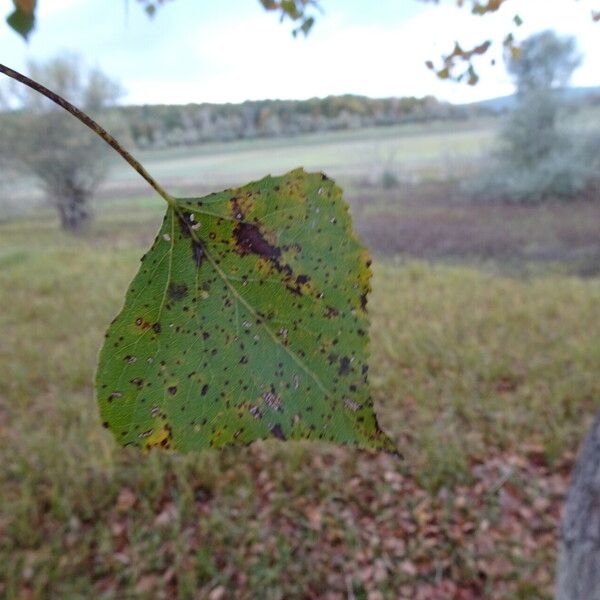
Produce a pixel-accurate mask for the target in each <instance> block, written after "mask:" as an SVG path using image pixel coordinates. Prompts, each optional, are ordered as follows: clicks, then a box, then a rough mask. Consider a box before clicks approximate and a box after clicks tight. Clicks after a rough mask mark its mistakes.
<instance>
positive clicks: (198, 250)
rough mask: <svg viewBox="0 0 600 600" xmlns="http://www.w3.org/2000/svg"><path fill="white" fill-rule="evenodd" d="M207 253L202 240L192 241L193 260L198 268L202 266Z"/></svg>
mask: <svg viewBox="0 0 600 600" xmlns="http://www.w3.org/2000/svg"><path fill="white" fill-rule="evenodd" d="M204 257H205V252H204V245H203V244H202V242H201V241H200V240H196V239H193V240H192V258H193V259H194V262H195V263H196V266H198V267H200V266H202V261H203V260H204Z"/></svg>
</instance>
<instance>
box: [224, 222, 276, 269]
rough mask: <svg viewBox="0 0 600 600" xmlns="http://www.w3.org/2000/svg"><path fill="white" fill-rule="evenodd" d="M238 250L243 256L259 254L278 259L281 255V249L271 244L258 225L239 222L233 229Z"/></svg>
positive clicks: (270, 258) (269, 258)
mask: <svg viewBox="0 0 600 600" xmlns="http://www.w3.org/2000/svg"><path fill="white" fill-rule="evenodd" d="M233 235H234V237H235V240H236V243H237V247H238V252H239V253H240V254H241V255H242V256H246V255H247V254H257V255H258V256H261V257H263V258H266V259H268V260H277V259H278V258H279V257H280V256H281V249H279V248H277V246H273V245H272V244H270V243H269V242H268V241H267V240H266V239H265V238H264V236H263V234H262V233H261V232H260V229H259V228H258V227H257V226H256V225H252V224H250V223H238V224H237V225H236V226H235V229H234V230H233Z"/></svg>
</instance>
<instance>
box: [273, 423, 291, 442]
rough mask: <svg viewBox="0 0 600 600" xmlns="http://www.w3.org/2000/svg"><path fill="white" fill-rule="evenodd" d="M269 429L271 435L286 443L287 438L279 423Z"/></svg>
mask: <svg viewBox="0 0 600 600" xmlns="http://www.w3.org/2000/svg"><path fill="white" fill-rule="evenodd" d="M269 429H270V430H271V433H272V434H273V436H274V437H276V438H277V439H278V440H282V441H284V442H285V440H286V439H287V438H286V437H285V434H284V433H283V429H281V425H280V424H279V423H275V424H274V425H271V426H270V427H269Z"/></svg>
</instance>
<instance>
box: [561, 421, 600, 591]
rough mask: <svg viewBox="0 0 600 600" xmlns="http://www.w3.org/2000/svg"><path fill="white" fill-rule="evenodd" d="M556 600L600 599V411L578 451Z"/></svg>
mask: <svg viewBox="0 0 600 600" xmlns="http://www.w3.org/2000/svg"><path fill="white" fill-rule="evenodd" d="M556 599H557V600H600V412H599V413H598V414H597V415H596V419H595V420H594V424H593V426H592V429H591V431H590V432H589V433H588V436H587V438H586V439H585V441H584V443H583V446H582V447H581V450H580V452H579V457H578V459H577V464H576V465H575V470H574V472H573V481H572V482H571V488H570V489H569V494H568V496H567V502H566V505H565V511H564V515H563V521H562V525H561V532H560V541H559V559H558V570H557V576H556Z"/></svg>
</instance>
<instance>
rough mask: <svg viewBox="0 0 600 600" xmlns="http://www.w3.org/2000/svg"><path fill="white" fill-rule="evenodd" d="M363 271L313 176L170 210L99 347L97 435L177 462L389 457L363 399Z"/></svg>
mask: <svg viewBox="0 0 600 600" xmlns="http://www.w3.org/2000/svg"><path fill="white" fill-rule="evenodd" d="M369 265H370V261H369V258H368V254H367V253H366V250H365V249H364V248H363V247H362V246H361V245H360V243H359V242H358V240H357V239H356V238H355V237H354V236H353V234H352V231H351V222H350V217H349V215H348V212H347V206H346V205H345V203H344V202H343V200H342V198H341V190H339V188H337V187H336V186H335V185H334V184H333V182H331V181H330V180H328V179H327V178H325V177H324V176H322V175H321V174H307V173H304V172H303V171H301V170H297V171H293V172H291V173H288V174H287V175H284V176H282V177H276V178H273V177H267V178H265V179H262V180H260V181H258V182H254V183H251V184H249V185H248V186H245V187H243V188H239V189H237V190H229V191H226V192H222V193H220V194H212V195H211V196H208V197H206V198H200V199H180V200H178V204H177V210H174V209H172V208H169V209H168V210H167V214H166V216H165V220H164V222H163V225H162V227H161V230H160V231H159V235H158V236H157V238H156V240H155V242H154V244H153V246H152V248H151V249H150V251H149V252H148V253H147V255H146V257H145V259H144V262H143V265H142V268H141V269H140V271H139V272H138V274H137V275H136V277H135V278H134V280H133V282H132V285H131V287H130V290H129V291H128V294H127V297H126V302H125V306H124V308H123V310H122V312H121V313H120V315H119V316H118V317H117V318H116V320H115V321H114V322H113V324H112V325H111V327H110V328H109V331H108V333H107V340H106V342H105V345H104V348H103V350H102V352H101V357H100V367H99V369H98V375H97V397H98V402H99V405H100V411H101V414H102V417H103V420H104V422H105V424H106V425H107V426H108V427H109V428H110V429H111V430H112V431H113V433H115V435H116V437H117V440H118V441H119V442H120V443H124V444H133V445H136V446H141V447H152V446H156V445H160V446H164V447H174V448H177V449H178V450H181V451H188V450H195V449H202V448H207V447H222V446H226V445H239V444H247V443H251V442H252V441H254V440H256V439H267V438H279V439H296V440H298V439H317V440H319V439H320V440H323V441H332V442H339V443H352V444H356V445H358V446H361V447H374V448H381V449H385V450H388V451H391V452H393V451H395V448H394V446H393V444H392V442H391V441H390V440H389V438H387V436H385V434H383V432H381V430H380V428H379V426H378V424H377V420H376V418H375V415H374V413H373V408H372V401H371V399H370V395H369V389H368V381H367V369H368V366H367V358H368V347H367V346H368V335H367V334H368V319H367V315H366V297H367V294H368V291H369V289H370V287H369V286H370V283H369V282H370V268H369Z"/></svg>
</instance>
